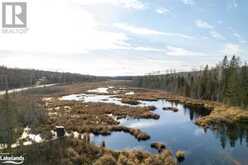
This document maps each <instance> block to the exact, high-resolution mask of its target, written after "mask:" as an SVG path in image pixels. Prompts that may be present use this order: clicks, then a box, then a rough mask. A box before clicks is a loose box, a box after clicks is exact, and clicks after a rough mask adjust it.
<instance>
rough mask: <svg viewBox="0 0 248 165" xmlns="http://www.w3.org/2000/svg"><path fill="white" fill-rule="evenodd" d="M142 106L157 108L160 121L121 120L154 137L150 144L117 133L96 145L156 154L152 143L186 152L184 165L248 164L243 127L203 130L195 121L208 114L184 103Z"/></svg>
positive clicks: (100, 138)
mask: <svg viewBox="0 0 248 165" xmlns="http://www.w3.org/2000/svg"><path fill="white" fill-rule="evenodd" d="M143 104H146V105H154V106H156V107H157V109H156V110H155V111H154V112H155V113H157V114H159V115H160V119H159V120H151V119H139V120H138V119H131V118H129V119H121V120H120V122H121V125H125V126H128V127H135V128H140V129H141V130H142V131H145V132H147V133H149V135H151V139H150V140H147V141H140V142H139V141H137V140H136V139H135V138H134V137H133V136H131V135H129V134H126V133H122V132H116V133H112V134H111V135H110V136H95V137H94V138H93V139H92V142H93V143H96V144H100V143H101V142H102V141H105V143H106V146H107V147H108V148H112V149H115V150H123V149H144V150H146V151H149V152H153V153H155V152H156V150H154V149H152V148H150V144H151V143H152V142H156V141H159V142H161V143H163V144H166V146H167V148H169V149H170V150H171V151H173V153H174V154H175V152H176V151H177V150H184V151H186V153H187V155H186V159H185V160H184V161H183V162H182V164H187V165H188V164H189V165H210V164H217V165H222V164H223V165H228V164H248V133H247V131H245V130H244V129H242V127H241V126H238V127H227V126H224V125H222V126H218V127H216V128H215V129H208V130H204V129H203V128H200V127H198V126H196V125H195V124H194V121H195V119H197V118H198V117H201V116H204V115H206V114H207V113H208V112H206V111H204V112H203V113H202V114H200V113H199V110H198V111H197V110H192V109H189V108H186V107H184V106H183V105H181V104H178V105H175V104H173V103H170V102H167V101H162V100H159V101H144V102H143ZM167 106H176V107H177V108H178V109H179V111H178V112H170V111H163V110H162V108H163V107H167Z"/></svg>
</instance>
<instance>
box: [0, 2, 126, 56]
mask: <svg viewBox="0 0 248 165" xmlns="http://www.w3.org/2000/svg"><path fill="white" fill-rule="evenodd" d="M27 4H28V9H29V12H28V28H29V31H28V32H27V33H26V34H4V33H0V45H1V48H4V49H5V50H11V51H15V50H21V51H29V52H31V51H33V52H40V51H42V52H49V53H52V52H61V53H80V52H84V51H88V50H95V49H116V48H118V47H121V46H127V45H128V44H127V40H128V38H127V36H126V35H125V34H124V33H120V32H111V31H105V30H100V29H99V27H101V22H100V21H99V20H97V19H96V18H95V17H94V15H93V14H92V13H90V12H88V11H87V10H84V9H82V8H80V7H79V6H77V5H74V4H73V3H71V1H70V0H53V1H50V0H42V1H41V0H33V1H32V2H31V1H30V3H27ZM48 4H49V5H48Z"/></svg>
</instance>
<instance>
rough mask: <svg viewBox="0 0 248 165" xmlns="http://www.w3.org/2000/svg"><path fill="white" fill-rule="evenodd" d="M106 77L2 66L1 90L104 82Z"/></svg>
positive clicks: (0, 74) (0, 68) (0, 73)
mask: <svg viewBox="0 0 248 165" xmlns="http://www.w3.org/2000/svg"><path fill="white" fill-rule="evenodd" d="M104 79H105V77H96V76H91V75H82V74H75V73H63V72H51V71H41V70H33V69H32V70H31V69H19V68H7V67H4V66H0V90H4V89H6V85H7V87H8V88H9V89H13V88H22V87H27V86H32V85H41V84H53V83H77V82H90V81H96V80H104Z"/></svg>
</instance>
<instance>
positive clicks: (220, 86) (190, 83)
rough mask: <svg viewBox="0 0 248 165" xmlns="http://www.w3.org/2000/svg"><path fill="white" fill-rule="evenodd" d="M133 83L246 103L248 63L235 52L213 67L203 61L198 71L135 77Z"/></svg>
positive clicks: (232, 103) (190, 94) (215, 99)
mask: <svg viewBox="0 0 248 165" xmlns="http://www.w3.org/2000/svg"><path fill="white" fill-rule="evenodd" d="M133 83H134V85H136V86H139V87H146V88H155V89H164V90H167V91H170V92H174V93H176V94H179V95H182V96H187V97H191V98H196V99H206V100H213V101H219V102H224V103H226V104H229V105H235V106H242V107H248V65H247V63H242V62H241V60H240V58H239V57H236V56H233V57H232V58H231V59H228V57H227V56H225V57H224V59H223V60H222V62H220V63H219V64H217V65H216V66H215V67H213V68H209V66H208V65H206V66H205V68H204V69H203V70H200V71H192V72H181V73H176V72H171V73H168V74H165V75H146V76H140V77H135V78H134V79H133Z"/></svg>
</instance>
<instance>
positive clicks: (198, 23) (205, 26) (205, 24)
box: [195, 20, 214, 29]
mask: <svg viewBox="0 0 248 165" xmlns="http://www.w3.org/2000/svg"><path fill="white" fill-rule="evenodd" d="M195 25H196V26H197V27H199V28H203V29H213V28H214V27H213V26H212V25H210V24H209V23H208V22H206V21H203V20H196V21H195Z"/></svg>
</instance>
